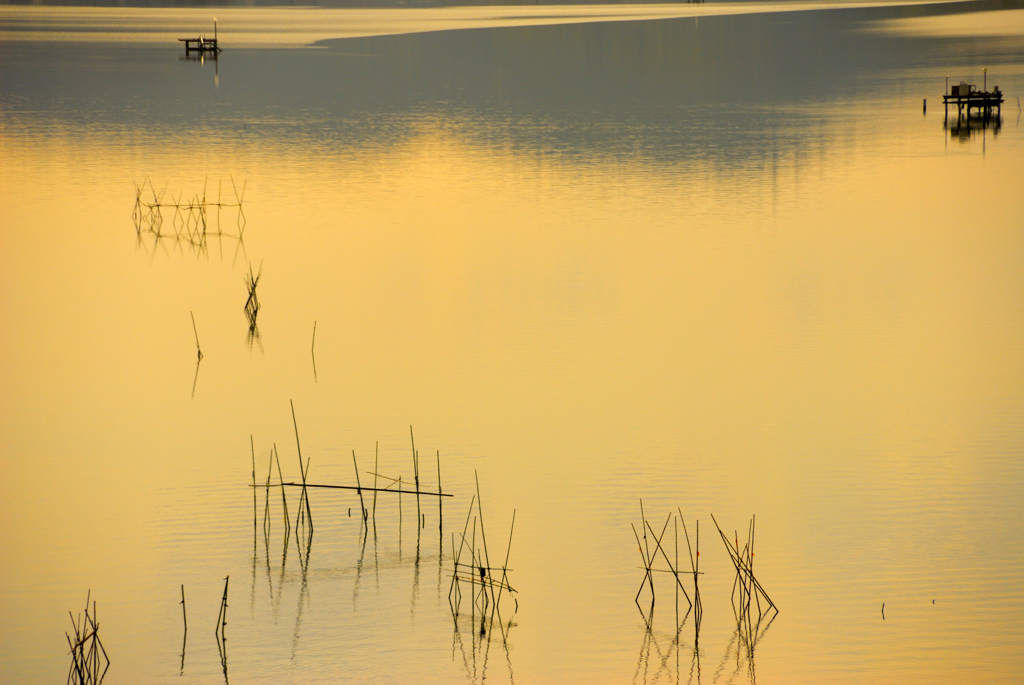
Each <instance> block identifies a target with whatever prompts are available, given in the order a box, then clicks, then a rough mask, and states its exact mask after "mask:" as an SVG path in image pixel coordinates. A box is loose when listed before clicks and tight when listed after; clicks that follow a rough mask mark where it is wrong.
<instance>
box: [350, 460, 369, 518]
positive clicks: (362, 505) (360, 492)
mask: <svg viewBox="0 0 1024 685" xmlns="http://www.w3.org/2000/svg"><path fill="white" fill-rule="evenodd" d="M352 466H353V468H355V470H356V492H358V493H359V509H360V510H361V511H362V521H363V523H366V504H365V503H364V502H363V489H362V488H361V487H360V485H359V464H358V463H356V451H355V450H352Z"/></svg>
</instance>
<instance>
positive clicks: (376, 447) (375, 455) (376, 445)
mask: <svg viewBox="0 0 1024 685" xmlns="http://www.w3.org/2000/svg"><path fill="white" fill-rule="evenodd" d="M379 455H380V440H378V441H376V442H375V443H374V444H373V525H374V530H376V529H377V528H376V526H377V459H378V457H379Z"/></svg>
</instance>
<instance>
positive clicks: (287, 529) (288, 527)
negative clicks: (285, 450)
mask: <svg viewBox="0 0 1024 685" xmlns="http://www.w3.org/2000/svg"><path fill="white" fill-rule="evenodd" d="M274 461H275V462H277V479H278V482H280V483H281V506H282V507H284V525H285V535H286V536H287V535H288V533H289V532H290V531H291V526H292V524H291V522H290V521H289V520H288V498H287V497H285V494H284V477H283V476H282V475H281V459H280V457H278V456H277V443H276V442H275V443H274ZM268 487H269V486H268Z"/></svg>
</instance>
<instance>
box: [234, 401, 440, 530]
mask: <svg viewBox="0 0 1024 685" xmlns="http://www.w3.org/2000/svg"><path fill="white" fill-rule="evenodd" d="M291 412H292V424H293V426H294V428H295V447H296V451H297V453H298V458H299V470H300V474H301V476H302V481H301V482H291V481H285V480H284V476H283V474H282V471H281V460H280V458H279V457H278V454H277V444H276V443H275V444H274V447H273V449H272V450H271V453H270V463H269V464H268V472H267V479H266V481H265V482H263V483H257V482H256V463H255V459H256V457H255V446H254V444H253V440H252V436H251V435H250V437H249V439H250V451H251V453H252V460H253V472H252V473H253V478H252V483H251V485H250V487H252V488H253V489H254V490H255V489H256V488H263V489H264V490H265V491H266V496H265V502H264V513H263V536H264V540H265V542H266V544H267V546H268V547H269V544H270V529H271V525H270V521H271V515H270V489H271V488H278V487H279V488H280V489H281V505H282V508H283V510H284V525H285V533H284V536H285V543H284V544H285V547H287V546H288V541H289V539H290V533H291V526H290V524H289V518H288V499H287V496H286V495H285V488H286V487H297V488H301V494H300V496H299V508H298V512H297V514H296V518H295V530H296V533H298V532H299V531H300V530H302V531H303V534H301V535H297V537H296V541H297V543H299V545H300V547H301V543H302V542H303V541H305V542H306V544H307V545H308V544H309V542H310V541H311V540H312V537H313V514H312V507H311V505H310V499H309V490H310V489H311V488H324V489H331V490H355V491H356V494H357V495H358V496H359V509H360V511H361V512H362V513H361V516H360V522H361V523H360V528H361V531H362V532H363V534H364V535H366V534H367V533H368V531H369V527H370V522H371V521H370V519H371V517H372V518H373V525H374V530H375V531H376V511H377V493H394V494H397V495H398V506H399V509H398V516H399V527H400V528H401V520H402V494H403V493H404V494H407V495H415V496H416V498H417V503H418V502H419V497H420V495H423V496H430V497H437V499H438V520H439V523H438V525H439V530H440V531H441V532H440V533H439V534H440V535H443V530H444V528H443V511H444V510H443V506H442V504H441V501H442V498H444V497H452V496H453V495H451V494H450V493H447V492H442V491H441V452H440V450H438V451H437V481H438V486H437V491H436V492H433V491H430V490H424V489H423V488H422V487H421V486H420V484H419V483H418V482H417V487H416V488H415V489H406V488H403V487H402V486H403V483H408V481H404V480H403V479H402V476H399V477H398V478H390V477H388V476H385V475H383V474H381V473H379V472H378V468H377V467H378V462H379V460H378V457H379V444H378V445H377V446H375V448H374V470H373V471H367V472H365V473H367V474H369V475H371V476H373V486H372V487H370V486H364V485H363V484H362V478H361V474H360V470H359V462H358V459H357V457H356V453H355V450H352V466H353V468H354V470H355V481H356V484H355V485H333V484H325V483H310V482H309V481H308V476H309V459H308V458H307V459H306V460H305V461H303V458H302V445H301V443H300V440H299V428H298V421H297V420H296V417H295V403H294V402H291ZM409 431H410V437H412V427H411V426H410V427H409ZM412 444H413V455H414V460H413V467H414V471H415V472H417V473H418V470H419V457H418V452H417V451H416V449H415V442H413V443H412ZM275 463H276V464H277V475H278V482H277V484H272V482H271V479H272V477H271V473H272V470H273V468H274V464H275ZM378 480H385V481H390V483H389V484H388V485H386V486H384V487H378ZM416 480H417V481H418V480H419V478H418V475H417V477H416ZM364 492H372V493H373V502H372V508H371V506H368V504H367V500H366V499H365V498H364V496H363V493H364ZM417 510H418V516H417V519H418V523H417V529H416V530H417V540H418V539H419V534H420V531H421V529H422V528H423V526H424V525H425V521H426V514H424V513H423V512H422V511H421V510H420V507H419V506H417ZM349 515H351V509H350V510H349ZM257 516H258V505H257V500H256V497H255V493H254V496H253V528H254V533H253V534H254V542H255V534H256V529H257V523H256V521H257Z"/></svg>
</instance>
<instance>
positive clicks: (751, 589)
mask: <svg viewBox="0 0 1024 685" xmlns="http://www.w3.org/2000/svg"><path fill="white" fill-rule="evenodd" d="M640 517H641V520H642V521H643V523H642V524H641V526H642V533H641V532H638V531H637V529H636V526H635V525H633V524H630V526H631V527H632V529H633V537H634V538H635V540H636V544H637V549H638V550H639V552H640V558H641V560H642V561H643V566H641V568H642V569H643V570H644V577H643V580H641V581H640V587H639V589H638V590H637V593H636V597H635V598H634V600H633V601H634V602H635V603H636V606H637V609H638V610H639V611H640V615H641V616H642V617H643V618H644V622H645V624H646V625H647V628H648V630H650V629H651V627H652V621H653V617H654V605H655V596H656V595H655V584H654V574H655V573H669V574H671V575H672V577H673V579H674V580H675V583H674V589H675V605H676V628H677V632H678V630H679V629H681V628H682V625H683V624H684V623H685V622H686V620H687V618H688V617H689V616H690V613H691V612H692V613H693V614H694V619H695V620H694V634H695V638H694V640H695V641H696V640H698V639H699V638H700V624H701V619H702V617H703V614H704V609H703V603H702V602H701V597H700V582H699V581H700V576H701V575H703V573H702V572H701V570H700V521H697V524H696V529H695V537H694V544H692V545H691V542H690V533H689V530H688V529H687V527H686V520H685V518H684V517H683V513H682V510H681V509H679V508H678V507H677V508H676V511H675V512H670V513H669V514H668V516H667V517H666V518H665V523H664V524H663V525H662V527H661V532H658V531H657V530H656V529H655V528H654V527H653V526H652V525H651V523H650V522H649V521H648V520H647V516H646V514H645V513H644V504H643V500H641V501H640ZM711 520H712V521H714V523H715V528H716V529H717V530H718V534H719V536H720V537H721V538H722V542H723V543H724V544H725V548H726V551H728V553H729V559H730V560H731V561H732V564H733V568H734V569H735V570H736V577H735V579H734V580H733V588H732V605H733V613H734V615H735V618H736V622H737V630H738V631H740V634H741V637H742V638H743V639H744V641H745V642H746V644H747V645H749V648H750V649H751V650H752V649H753V646H754V645H755V644H756V643H757V640H758V639H759V638H760V636H761V635H763V634H764V631H765V630H767V628H768V625H770V624H771V621H772V620H774V618H775V616H776V615H777V614H778V608H777V607H776V606H775V603H774V602H773V601H772V600H771V598H770V597H769V596H768V593H767V592H765V590H764V588H763V587H762V586H761V583H760V582H758V580H757V578H756V577H755V576H754V533H755V527H756V517H755V518H751V520H750V525H749V526H748V528H747V542H746V544H745V545H744V546H743V547H742V548H741V547H740V544H739V533H738V532H737V533H736V535H735V539H734V540H733V541H730V540H729V539H728V538H727V537H726V536H725V533H723V532H722V529H721V527H720V526H719V525H718V521H717V520H715V517H714V515H712V516H711ZM680 522H681V523H682V527H683V535H684V536H685V540H686V549H687V552H688V555H689V559H690V571H689V574H692V575H693V595H694V596H693V598H692V599H691V597H690V594H689V593H688V592H687V591H686V588H685V587H684V586H683V583H682V580H681V579H680V575H684V574H687V572H685V571H683V570H682V569H681V568H680V565H679V523H680ZM670 523H671V524H672V532H673V538H672V539H673V540H674V547H673V551H674V555H673V558H670V557H669V554H668V550H667V547H668V546H669V545H668V543H669V541H668V540H666V536H667V533H668V526H669V524H670ZM662 562H663V566H662ZM665 567H667V568H665ZM644 588H648V589H649V590H650V594H651V605H650V609H649V610H648V611H647V612H646V613H645V612H644V608H643V606H641V604H640V597H641V595H642V594H643V593H644ZM680 591H681V592H682V593H683V597H684V598H685V599H686V603H687V609H686V613H685V614H684V615H683V618H682V621H680V620H679V593H680ZM766 620H767V623H766V622H765V621H766Z"/></svg>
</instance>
